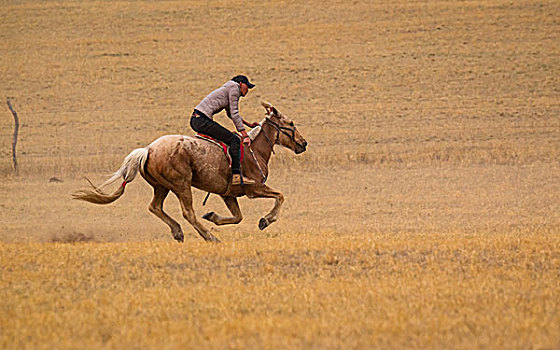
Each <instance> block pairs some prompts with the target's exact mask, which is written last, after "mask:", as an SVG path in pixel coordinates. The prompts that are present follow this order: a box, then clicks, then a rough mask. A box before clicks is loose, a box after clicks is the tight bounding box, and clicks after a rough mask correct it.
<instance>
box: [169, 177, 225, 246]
mask: <svg viewBox="0 0 560 350" xmlns="http://www.w3.org/2000/svg"><path fill="white" fill-rule="evenodd" d="M175 194H176V195H177V198H179V202H180V203H181V209H182V210H183V216H184V217H185V219H187V221H188V222H189V223H190V224H191V225H192V226H193V227H194V229H195V230H196V231H197V232H198V234H199V235H201V236H202V238H204V240H205V241H210V242H220V240H219V239H218V238H216V237H215V236H214V235H212V234H211V233H210V231H208V230H207V229H206V227H204V226H203V225H202V224H201V223H200V222H198V220H197V219H196V215H195V213H194V209H193V207H192V193H191V189H190V187H188V188H187V189H185V190H184V191H183V192H180V193H175Z"/></svg>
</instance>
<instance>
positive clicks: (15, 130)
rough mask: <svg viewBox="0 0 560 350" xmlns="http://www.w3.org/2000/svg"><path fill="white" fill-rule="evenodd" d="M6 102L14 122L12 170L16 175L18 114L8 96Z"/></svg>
mask: <svg viewBox="0 0 560 350" xmlns="http://www.w3.org/2000/svg"><path fill="white" fill-rule="evenodd" d="M6 102H7V103H8V108H9V109H10V111H11V112H12V115H13V116H14V122H15V126H14V141H13V142H12V162H13V164H14V172H15V173H16V175H17V174H18V167H17V155H16V145H17V138H18V132H19V118H18V115H17V113H16V111H15V109H14V107H12V103H11V102H10V98H9V97H8V98H7V101H6Z"/></svg>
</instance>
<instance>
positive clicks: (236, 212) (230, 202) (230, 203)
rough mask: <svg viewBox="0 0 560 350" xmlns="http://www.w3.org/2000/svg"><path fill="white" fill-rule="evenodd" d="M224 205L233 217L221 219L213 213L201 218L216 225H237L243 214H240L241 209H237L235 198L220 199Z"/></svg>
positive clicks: (221, 217)
mask: <svg viewBox="0 0 560 350" xmlns="http://www.w3.org/2000/svg"><path fill="white" fill-rule="evenodd" d="M222 199H223V200H224V203H226V206H227V207H228V209H229V211H230V212H231V214H232V215H233V216H232V217H223V216H220V215H218V214H216V213H214V212H213V211H212V212H210V213H207V214H204V216H202V218H203V219H206V220H208V221H211V222H213V223H215V224H216V225H228V224H238V223H240V222H241V220H243V214H241V209H239V204H238V203H237V198H235V197H222Z"/></svg>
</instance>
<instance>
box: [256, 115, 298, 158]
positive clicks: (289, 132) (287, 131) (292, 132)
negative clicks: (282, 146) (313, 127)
mask: <svg viewBox="0 0 560 350" xmlns="http://www.w3.org/2000/svg"><path fill="white" fill-rule="evenodd" d="M266 122H268V123H269V124H270V125H272V127H274V129H276V139H275V140H274V143H273V142H272V141H270V138H268V135H267V134H266V133H263V134H264V137H266V140H267V141H268V143H269V144H270V148H271V149H272V153H274V145H276V144H278V140H279V139H280V134H281V133H282V134H284V135H286V136H288V138H289V139H290V140H291V141H292V142H293V143H295V144H296V145H297V146H300V147H303V145H301V144H300V143H298V142H297V141H296V127H295V125H294V126H293V127H291V128H288V127H285V126H281V125H279V124H277V123H276V122H274V121H272V119H270V118H269V117H266V118H265V123H266ZM263 124H264V123H263ZM274 154H276V153H274Z"/></svg>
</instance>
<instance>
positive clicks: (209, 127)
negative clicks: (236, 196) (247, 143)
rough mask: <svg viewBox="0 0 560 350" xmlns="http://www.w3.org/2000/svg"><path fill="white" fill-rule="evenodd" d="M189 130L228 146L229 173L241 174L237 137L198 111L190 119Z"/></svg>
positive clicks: (239, 141)
mask: <svg viewBox="0 0 560 350" xmlns="http://www.w3.org/2000/svg"><path fill="white" fill-rule="evenodd" d="M191 128H193V130H194V131H196V132H199V133H201V134H204V135H208V136H210V137H213V138H215V139H216V140H220V141H222V142H224V143H225V144H226V145H228V146H229V155H230V156H231V172H232V173H234V174H241V165H240V160H239V157H240V155H239V153H240V147H241V140H240V139H239V137H237V136H236V135H235V134H234V133H232V132H231V131H229V130H228V129H226V128H224V127H223V126H221V125H220V124H218V123H216V122H215V121H213V120H212V119H210V118H208V117H207V116H205V115H204V114H202V113H201V112H198V111H195V112H194V113H193V115H192V117H191Z"/></svg>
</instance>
